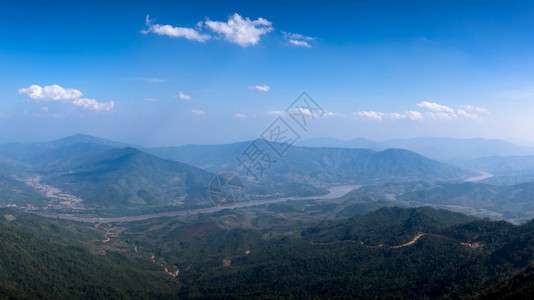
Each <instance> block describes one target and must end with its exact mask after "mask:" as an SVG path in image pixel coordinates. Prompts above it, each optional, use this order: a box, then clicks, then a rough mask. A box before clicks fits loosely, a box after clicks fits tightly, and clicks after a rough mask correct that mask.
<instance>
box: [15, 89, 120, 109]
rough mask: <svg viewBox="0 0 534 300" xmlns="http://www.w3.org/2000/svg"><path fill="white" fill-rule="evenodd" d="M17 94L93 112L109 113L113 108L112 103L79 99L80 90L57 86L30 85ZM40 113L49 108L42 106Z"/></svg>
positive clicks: (36, 100)
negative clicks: (68, 104) (71, 105)
mask: <svg viewBox="0 0 534 300" xmlns="http://www.w3.org/2000/svg"><path fill="white" fill-rule="evenodd" d="M19 94H27V95H28V96H29V97H30V99H33V100H35V102H39V101H41V100H42V101H62V102H69V103H71V104H73V105H74V106H77V107H81V108H84V109H88V110H95V111H110V110H112V109H113V108H114V107H115V103H114V102H113V101H110V102H107V103H103V102H98V101H97V100H94V99H87V98H80V97H81V96H82V95H83V94H82V92H81V91H80V90H77V89H71V88H63V87H61V86H59V85H57V84H53V85H48V86H45V87H41V86H38V85H35V84H34V85H31V86H30V87H28V88H21V89H19ZM41 110H42V111H48V110H49V108H48V107H46V106H43V107H42V108H41Z"/></svg>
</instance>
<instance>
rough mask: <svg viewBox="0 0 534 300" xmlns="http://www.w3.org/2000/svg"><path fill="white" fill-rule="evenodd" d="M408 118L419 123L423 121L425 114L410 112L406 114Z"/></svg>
mask: <svg viewBox="0 0 534 300" xmlns="http://www.w3.org/2000/svg"><path fill="white" fill-rule="evenodd" d="M406 117H407V118H408V119H410V120H413V121H417V120H422V119H423V114H422V113H420V112H418V111H414V110H409V111H407V112H406Z"/></svg>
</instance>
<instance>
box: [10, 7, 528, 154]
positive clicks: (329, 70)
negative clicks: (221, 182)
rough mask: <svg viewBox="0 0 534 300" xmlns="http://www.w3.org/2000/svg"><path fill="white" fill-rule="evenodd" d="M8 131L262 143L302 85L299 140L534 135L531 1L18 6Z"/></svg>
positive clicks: (20, 137)
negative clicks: (316, 111)
mask: <svg viewBox="0 0 534 300" xmlns="http://www.w3.org/2000/svg"><path fill="white" fill-rule="evenodd" d="M1 5H2V8H1V9H0V142H10V141H23V142H27V141H43V140H49V139H54V138H59V137H63V136H67V135H71V134H76V133H86V134H91V135H96V136H100V137H105V138H110V139H115V140H120V141H125V142H131V143H137V144H142V145H180V144H185V143H202V144H212V143H224V142H233V141H239V140H246V139H253V138H257V137H258V136H259V135H260V134H261V133H262V132H263V131H264V130H265V128H267V127H268V126H269V124H271V122H273V121H274V120H275V119H276V118H277V117H278V116H280V112H281V111H284V110H285V109H286V108H287V106H288V105H289V104H291V103H292V102H293V100H294V99H295V98H296V97H298V96H299V95H300V94H301V93H302V92H303V91H306V92H307V93H308V94H309V95H310V96H312V97H313V98H314V99H315V100H316V101H317V102H318V103H319V104H320V105H321V106H322V108H323V109H324V110H325V111H327V114H326V115H325V116H323V117H321V118H317V119H316V120H314V122H312V123H311V124H310V128H309V130H308V132H306V133H305V134H303V136H302V137H303V138H314V137H324V136H330V137H335V138H341V139H351V138H356V137H366V138H371V139H376V140H383V139H389V138H409V137H415V136H447V137H459V138H470V137H485V138H502V139H508V140H512V141H524V142H525V143H533V144H534V130H532V128H534V118H533V115H534V114H533V113H534V66H533V65H534V3H532V2H530V1H514V2H513V3H510V2H508V1H498V2H497V1H494V2H492V1H351V2H349V1H301V2H298V1H291V2H290V1H224V3H222V1H180V2H179V1H113V2H112V3H108V1H84V2H81V1H78V3H76V2H75V1H46V4H44V3H41V1H12V2H10V3H2V4H1Z"/></svg>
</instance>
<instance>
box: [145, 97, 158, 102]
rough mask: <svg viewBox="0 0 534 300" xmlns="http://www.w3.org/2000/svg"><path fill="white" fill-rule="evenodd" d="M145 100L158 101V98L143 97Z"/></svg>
mask: <svg viewBox="0 0 534 300" xmlns="http://www.w3.org/2000/svg"><path fill="white" fill-rule="evenodd" d="M145 101H148V102H159V99H156V98H145Z"/></svg>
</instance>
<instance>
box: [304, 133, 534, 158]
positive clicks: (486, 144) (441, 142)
mask: <svg viewBox="0 0 534 300" xmlns="http://www.w3.org/2000/svg"><path fill="white" fill-rule="evenodd" d="M299 145H301V146H310V147H342V148H365V149H373V150H384V149H388V148H400V149H406V150H410V151H413V152H417V153H419V154H421V155H424V156H426V157H428V158H431V159H436V160H439V161H445V162H461V161H466V160H472V159H477V158H482V157H488V156H526V155H534V148H532V147H525V146H519V145H516V144H513V143H510V142H506V141H503V140H496V139H482V138H472V139H455V138H438V137H418V138H411V139H391V140H386V141H381V142H377V141H373V140H369V139H363V138H357V139H353V140H348V141H343V140H338V139H333V138H318V139H309V140H303V141H301V142H299Z"/></svg>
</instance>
